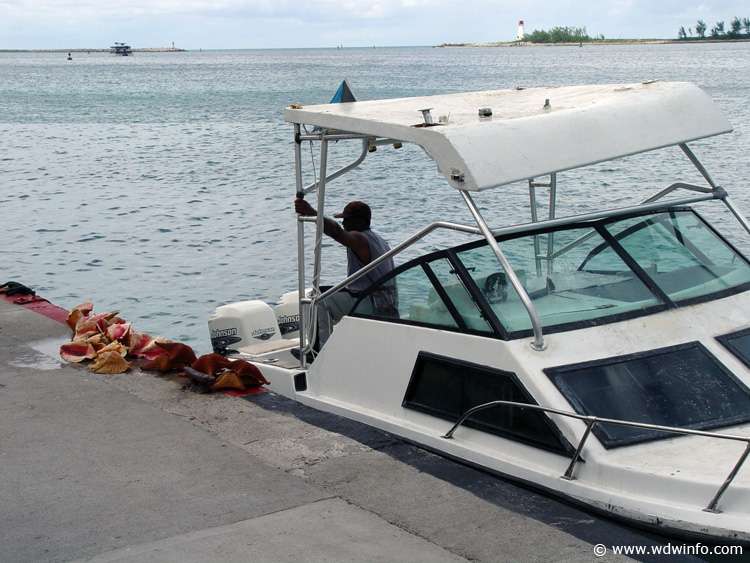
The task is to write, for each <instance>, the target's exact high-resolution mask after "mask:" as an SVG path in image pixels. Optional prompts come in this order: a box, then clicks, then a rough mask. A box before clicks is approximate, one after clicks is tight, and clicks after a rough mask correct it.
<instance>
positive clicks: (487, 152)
mask: <svg viewBox="0 0 750 563" xmlns="http://www.w3.org/2000/svg"><path fill="white" fill-rule="evenodd" d="M424 108H430V109H429V110H428V109H424ZM493 108H494V109H495V110H497V111H498V113H500V115H493V113H494V112H493ZM500 109H501V110H502V111H500ZM285 119H286V121H288V122H290V123H292V124H293V125H294V135H295V141H296V145H295V146H296V151H297V152H296V166H297V193H298V194H299V193H303V194H310V193H312V192H314V191H316V192H317V204H318V209H325V207H324V206H325V197H326V187H327V184H328V183H329V182H331V180H332V179H334V178H338V177H340V176H342V175H344V174H345V173H346V172H348V171H349V170H351V169H353V168H355V167H357V166H359V165H360V164H361V163H362V162H364V161H365V160H366V158H367V157H368V155H370V154H371V150H372V147H376V146H381V145H392V144H398V143H416V144H417V145H419V146H421V147H422V148H423V149H424V151H425V153H426V154H427V156H428V157H430V158H432V159H433V160H434V161H435V163H436V164H437V167H438V169H439V171H440V172H441V173H442V175H443V176H444V177H445V180H446V181H447V183H448V186H449V188H450V189H453V190H456V197H457V200H462V201H463V202H464V203H465V205H466V206H468V209H469V210H470V212H471V216H472V217H473V219H474V220H475V223H472V224H469V225H465V224H459V223H456V222H452V218H450V217H447V218H446V220H445V221H441V222H438V223H432V224H430V225H425V226H424V227H423V228H421V229H420V230H419V231H417V232H416V233H414V234H413V236H411V237H409V238H408V239H407V240H405V241H404V242H402V243H401V244H398V245H395V246H394V247H393V249H392V250H391V252H390V253H388V254H387V255H386V256H383V257H381V258H380V259H379V260H377V261H375V262H373V263H372V264H370V265H369V267H370V268H372V267H375V266H377V264H378V263H379V262H380V261H382V260H385V259H386V258H388V257H391V256H393V257H396V258H397V259H398V256H399V255H400V253H401V252H402V251H404V250H405V249H406V248H409V247H411V246H412V245H414V243H415V242H416V241H418V240H420V239H421V238H423V237H425V236H427V235H428V234H429V233H432V232H433V231H435V230H438V229H449V230H451V231H458V232H462V233H467V234H468V236H470V237H471V241H470V242H468V243H466V244H460V245H458V246H454V247H450V248H445V249H441V250H439V251H437V252H433V253H429V254H426V255H424V256H420V257H418V258H417V259H414V260H410V261H408V262H406V263H403V264H400V265H398V266H397V267H396V269H395V270H393V271H392V272H391V274H389V276H387V277H386V278H384V279H382V280H380V282H378V283H376V284H375V285H373V286H372V287H371V288H370V289H369V290H367V291H365V292H363V294H362V295H361V297H360V299H359V301H358V303H357V304H356V305H355V306H354V308H353V310H352V311H351V313H350V314H349V315H348V316H346V317H344V319H343V320H342V321H341V322H340V323H339V324H338V325H337V326H336V329H335V330H334V332H333V334H332V336H331V337H330V339H329V340H328V341H327V343H326V344H325V346H324V347H323V348H322V350H321V351H320V353H319V354H317V356H316V357H315V359H314V361H312V362H311V363H309V364H308V361H307V359H306V355H305V353H307V352H310V351H311V350H312V348H311V343H312V340H313V338H314V334H315V331H314V330H312V329H311V328H314V326H315V315H314V312H315V308H316V307H315V306H316V304H317V303H319V302H320V301H322V300H325V299H327V298H329V296H330V295H332V294H333V293H335V292H336V291H339V290H341V289H342V288H344V287H346V286H347V284H349V283H351V282H352V281H353V280H354V279H356V278H357V277H359V276H360V275H362V274H363V273H364V271H360V272H357V273H356V274H354V275H353V276H350V277H349V278H348V279H344V280H342V281H341V282H340V283H338V284H336V285H335V286H333V287H332V288H330V289H328V290H321V288H320V287H318V283H317V280H318V279H319V274H320V272H321V270H322V268H323V267H324V266H323V265H322V264H321V260H320V256H321V252H320V245H321V238H322V237H321V236H317V237H316V238H315V241H316V242H315V245H313V246H314V247H313V248H312V249H311V251H312V255H313V256H314V267H313V272H312V276H311V277H310V279H308V275H307V274H308V273H307V272H306V270H305V256H306V255H307V254H308V249H306V248H305V244H304V243H305V236H304V229H305V228H306V227H309V226H310V225H312V227H314V228H315V229H317V232H318V233H320V232H322V231H321V229H322V219H321V218H320V217H318V218H303V217H300V218H299V221H298V229H299V232H298V234H299V236H298V239H299V246H300V247H299V282H298V288H297V292H296V293H289V294H286V295H285V296H284V298H283V299H282V300H281V302H280V303H279V304H278V305H276V306H275V308H272V307H270V306H268V305H266V304H265V303H263V302H260V301H248V302H241V303H234V304H229V305H226V306H223V307H220V308H219V309H217V311H216V313H215V315H214V317H213V318H212V319H211V320H210V321H209V327H210V330H211V334H212V340H213V343H214V346H215V349H217V350H220V351H224V352H228V351H229V350H228V349H233V350H234V352H232V351H229V353H236V354H239V355H240V356H242V357H244V358H246V359H249V360H251V361H253V362H255V363H256V364H257V366H258V367H259V368H260V369H261V371H262V372H263V374H264V375H265V377H266V378H267V379H268V380H269V381H270V382H271V384H270V389H271V390H272V391H275V392H278V393H280V394H282V395H285V396H287V397H290V398H292V399H294V400H296V401H299V402H301V403H304V404H306V405H309V406H312V407H314V408H316V409H322V410H324V411H329V412H332V413H336V414H339V415H342V416H344V417H348V418H351V419H354V420H358V421H361V422H364V423H367V424H369V425H372V426H375V427H377V428H380V429H383V430H385V431H388V432H391V433H393V434H395V435H398V436H400V437H402V438H403V439H405V440H408V441H410V442H413V443H415V444H418V445H420V446H422V447H425V448H428V449H430V450H433V451H435V452H439V453H441V454H443V455H445V456H448V457H451V458H454V459H456V460H459V461H461V462H464V463H468V464H471V465H474V466H478V467H481V468H483V469H485V470H487V471H489V472H493V473H495V474H497V475H500V476H503V477H505V478H510V479H513V480H516V481H519V482H521V483H524V484H526V485H529V486H532V487H535V488H537V489H539V490H542V491H545V492H547V493H552V494H554V495H557V496H559V497H562V498H564V499H566V500H568V501H571V502H574V503H577V504H580V505H583V506H585V507H588V508H589V509H591V510H594V511H597V512H601V513H604V514H607V515H609V516H611V517H614V518H617V519H622V520H625V521H627V522H629V523H631V524H635V525H638V526H641V527H646V528H650V529H652V530H655V531H657V532H660V533H663V534H668V535H673V536H677V537H683V538H694V539H695V538H698V539H699V540H701V541H706V542H714V543H722V542H723V543H743V544H748V542H750V467H747V465H748V464H747V463H744V462H745V459H746V457H747V456H748V453H750V391H749V388H750V262H748V260H747V258H745V257H744V256H743V255H742V254H741V253H740V252H739V251H738V250H737V249H736V248H735V247H734V246H733V245H732V244H730V243H729V242H728V241H727V239H726V238H724V237H723V236H722V235H720V234H719V233H718V232H717V231H716V229H715V228H714V227H713V226H712V225H710V224H709V223H708V222H707V221H706V220H705V219H704V217H703V215H702V214H699V208H700V207H701V206H711V205H713V206H726V208H728V209H729V210H730V211H731V212H732V214H733V215H734V217H735V218H736V219H737V221H739V223H740V225H741V227H742V228H743V229H744V231H743V233H744V232H745V231H748V232H750V225H748V223H747V221H746V220H745V219H744V218H743V216H742V214H741V213H740V212H739V211H738V210H737V209H736V208H735V206H734V205H733V203H732V202H731V200H730V199H729V197H728V195H727V193H726V191H725V190H724V189H722V188H721V187H719V186H718V185H716V183H715V182H714V180H713V179H712V177H711V175H710V174H709V172H708V171H707V170H706V168H705V167H704V166H703V165H702V164H701V163H700V161H699V160H698V158H697V157H696V156H695V154H694V153H693V151H692V149H691V148H689V147H688V143H690V142H692V141H695V140H698V139H703V138H706V137H711V136H715V135H719V134H723V133H729V132H731V131H732V127H731V125H730V123H729V122H728V121H727V119H726V118H725V116H724V115H723V114H722V113H721V112H720V111H719V109H718V108H717V107H716V105H715V104H714V103H713V101H712V100H711V99H710V98H709V96H708V95H707V94H706V93H704V92H703V91H702V90H700V89H699V88H698V87H696V86H694V85H691V84H688V83H661V82H648V83H639V84H625V85H595V86H574V87H559V88H531V89H514V90H507V91H489V92H472V93H464V94H448V95H439V96H430V97H421V98H405V99H392V100H380V101H366V102H354V103H343V104H326V105H316V106H291V107H288V108H286V109H285ZM308 141H309V142H311V143H313V144H315V146H316V147H319V150H320V153H319V158H318V160H317V170H316V171H315V172H316V176H315V178H316V179H317V180H316V181H315V182H313V183H311V184H309V185H305V184H304V182H303V180H302V179H303V172H302V166H303V164H302V163H303V162H305V161H306V160H307V159H303V158H302V156H301V154H302V152H301V151H302V143H303V142H305V144H307V142H308ZM334 141H338V142H340V143H358V144H359V145H361V154H360V155H359V157H358V158H356V159H355V160H354V161H353V162H352V163H351V164H349V165H347V166H345V167H343V168H341V169H339V170H337V171H335V172H333V173H330V172H328V171H327V169H326V166H327V162H328V151H329V149H331V150H333V149H332V148H331V147H332V143H333V142H334ZM662 149H664V150H670V149H672V150H676V153H677V154H678V155H679V156H680V157H683V156H684V157H686V158H684V160H685V163H686V164H688V165H690V164H692V165H693V166H694V168H693V170H695V169H697V170H698V171H699V173H700V177H701V178H702V180H701V181H700V182H698V183H696V184H689V183H685V182H680V181H676V182H674V183H671V184H669V185H665V186H659V187H658V188H657V189H655V193H654V195H653V197H649V198H648V199H647V200H645V201H643V202H641V203H635V204H633V205H631V206H628V207H619V208H614V209H602V210H597V211H596V212H591V211H588V212H586V213H581V214H578V215H574V216H567V217H557V216H556V214H555V199H556V190H557V180H558V175H559V174H561V173H564V172H565V171H569V170H573V169H577V168H581V167H584V166H589V165H594V164H597V163H602V162H605V161H610V160H613V159H618V158H621V157H624V156H628V155H635V154H639V153H644V152H648V151H655V150H662ZM680 150H681V151H682V153H684V154H682V153H680ZM382 152H383V151H380V152H379V153H378V154H382ZM602 168H603V167H602ZM703 180H705V185H699V184H703ZM518 186H521V189H523V190H524V191H525V190H526V189H528V190H529V193H530V196H531V197H530V200H529V201H530V202H531V204H530V209H531V217H530V220H529V222H527V223H523V224H512V225H492V226H491V225H488V224H487V222H486V221H485V218H484V216H483V214H482V213H481V212H480V207H479V206H478V205H477V204H476V203H475V200H474V198H475V197H479V196H478V195H477V194H480V193H481V196H482V198H483V200H482V201H483V203H484V202H488V201H495V202H497V201H498V200H499V201H502V199H499V198H503V195H504V194H505V193H506V191H507V190H510V189H517V188H518ZM498 188H502V189H498ZM611 189H613V190H614V189H615V188H611ZM620 189H623V190H626V189H627V186H624V187H622V188H620ZM541 190H546V191H548V192H549V203H546V202H545V211H546V215H545V217H541V216H540V213H539V208H538V207H537V198H538V195H539V194H538V192H540V191H541ZM545 193H546V192H545ZM362 198H363V199H365V198H366V196H365V195H362ZM491 198H495V199H494V200H492V199H491ZM508 215H509V216H513V215H514V214H512V213H509V214H508ZM515 215H516V216H517V215H518V214H515ZM310 280H312V282H311V281H310ZM394 283H395V286H396V287H397V290H398V301H397V304H396V306H387V307H381V306H379V303H380V302H381V301H380V300H378V299H376V297H377V296H378V291H379V290H380V289H382V287H385V286H388V287H392V286H393V284H394ZM309 286H312V290H309V289H306V288H308V287H309ZM287 289H289V288H287ZM299 295H302V298H301V299H299V298H298V296H299ZM299 311H302V315H299ZM296 321H298V324H297V322H296ZM282 327H284V328H283V330H282ZM282 333H283V334H282ZM298 347H299V348H301V350H302V352H303V353H302V354H301V358H302V360H301V361H299V360H295V359H294V357H293V356H292V354H291V350H292V349H293V348H298ZM743 464H744V465H743Z"/></svg>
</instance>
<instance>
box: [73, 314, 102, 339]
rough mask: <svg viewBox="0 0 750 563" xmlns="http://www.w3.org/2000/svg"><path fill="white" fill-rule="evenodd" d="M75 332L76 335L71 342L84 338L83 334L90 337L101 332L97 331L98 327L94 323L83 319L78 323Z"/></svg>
mask: <svg viewBox="0 0 750 563" xmlns="http://www.w3.org/2000/svg"><path fill="white" fill-rule="evenodd" d="M75 332H76V335H75V336H74V337H73V340H78V339H79V338H81V337H84V336H83V335H85V334H88V335H89V336H90V335H92V334H96V333H98V332H102V331H101V330H99V326H98V325H97V324H96V321H88V320H86V319H85V318H84V319H81V320H80V321H78V324H77V325H76V329H75Z"/></svg>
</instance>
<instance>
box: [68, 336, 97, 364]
mask: <svg viewBox="0 0 750 563" xmlns="http://www.w3.org/2000/svg"><path fill="white" fill-rule="evenodd" d="M95 354H96V352H94V347H93V346H92V345H91V344H89V343H88V342H86V341H85V340H74V341H73V342H66V343H65V344H63V345H62V346H60V356H61V357H62V359H63V360H65V361H68V362H73V363H78V362H82V361H83V360H90V359H92V358H93V357H94V355H95Z"/></svg>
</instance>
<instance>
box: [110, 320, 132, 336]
mask: <svg viewBox="0 0 750 563" xmlns="http://www.w3.org/2000/svg"><path fill="white" fill-rule="evenodd" d="M128 332H130V323H126V322H121V323H116V324H113V325H110V326H109V327H107V336H108V337H109V339H110V340H122V339H123V338H125V337H126V336H127V335H128Z"/></svg>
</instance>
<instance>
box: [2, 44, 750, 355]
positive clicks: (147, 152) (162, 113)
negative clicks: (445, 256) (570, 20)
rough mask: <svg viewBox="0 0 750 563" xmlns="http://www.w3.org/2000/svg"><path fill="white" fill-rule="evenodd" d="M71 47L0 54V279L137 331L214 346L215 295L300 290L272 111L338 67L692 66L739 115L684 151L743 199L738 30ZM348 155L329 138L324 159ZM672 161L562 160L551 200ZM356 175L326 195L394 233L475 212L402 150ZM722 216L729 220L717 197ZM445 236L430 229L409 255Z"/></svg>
mask: <svg viewBox="0 0 750 563" xmlns="http://www.w3.org/2000/svg"><path fill="white" fill-rule="evenodd" d="M73 58H74V60H73V61H67V60H66V59H67V53H18V54H10V53H0V100H2V102H1V103H0V178H1V179H2V180H1V181H2V190H1V191H0V213H1V214H2V217H3V222H2V235H3V245H2V261H1V262H0V271H1V272H0V278H1V279H0V282H4V281H8V280H16V281H21V282H23V283H26V284H27V285H30V286H32V287H33V288H34V289H35V290H36V291H37V292H38V293H40V294H41V295H43V296H45V297H47V298H48V299H50V300H51V301H53V302H54V303H56V304H58V305H60V306H63V307H67V308H71V307H73V306H75V305H77V304H78V303H80V302H82V301H85V300H91V301H93V302H94V304H95V310H96V311H98V312H104V311H111V310H119V311H121V316H123V317H124V318H126V319H127V320H129V321H132V322H133V323H134V326H135V328H136V330H139V331H141V332H148V333H150V334H153V335H163V336H165V337H167V338H169V339H172V340H179V341H183V342H186V343H188V344H190V345H191V346H193V347H194V348H196V350H197V351H199V352H206V351H208V350H209V348H210V345H209V339H208V329H207V325H206V321H207V319H208V318H209V317H210V315H211V313H212V312H213V310H214V309H215V307H217V306H218V305H222V304H224V303H228V302H233V301H239V300H244V299H255V298H259V299H263V300H266V301H270V302H274V301H275V300H276V299H278V297H279V296H280V295H281V294H282V293H284V292H286V291H288V290H290V289H294V288H295V287H296V251H295V245H296V224H295V220H294V214H293V212H292V207H291V204H292V200H293V197H294V192H295V186H294V171H293V162H294V153H293V142H292V129H291V126H289V125H288V124H286V123H285V122H284V121H283V108H284V107H285V106H287V105H289V104H290V103H305V104H311V103H325V102H327V101H328V100H330V98H331V96H332V95H333V93H334V92H335V90H336V88H337V87H338V85H339V84H340V82H341V80H342V79H343V78H344V77H347V78H348V79H349V81H350V83H351V84H352V87H353V89H354V92H355V94H356V95H357V97H358V98H359V99H363V100H365V99H376V98H388V97H398V96H416V95H427V94H433V93H445V92H458V91H464V90H484V89H495V88H512V87H515V86H525V87H533V86H555V85H570V84H582V83H611V82H639V81H643V80H648V79H653V78H657V79H660V80H686V81H691V82H695V83H697V84H698V85H699V86H701V87H702V88H704V89H705V90H706V91H707V92H708V93H709V94H710V95H711V96H712V97H713V98H714V99H715V100H716V102H717V103H718V104H719V106H720V107H721V108H722V109H723V110H724V112H725V113H726V114H727V116H728V117H729V119H730V121H731V122H732V123H733V124H734V126H735V132H734V133H732V134H730V135H724V136H722V137H719V138H716V139H709V140H705V141H701V142H698V143H695V144H694V145H693V148H694V150H695V152H696V153H697V154H698V155H699V157H700V158H701V160H702V161H703V162H704V164H705V165H706V166H707V168H708V169H709V171H710V172H711V173H712V175H713V176H714V178H715V179H716V180H717V182H718V183H720V184H721V185H722V186H724V187H725V188H726V189H727V190H728V191H729V193H730V195H732V196H733V199H734V201H735V202H736V203H737V205H738V206H739V207H740V208H741V209H742V210H743V211H744V212H745V213H746V214H747V215H750V194H748V190H747V188H746V186H745V184H746V182H747V178H748V177H750V159H748V154H749V153H750V151H749V150H748V149H750V111H749V110H748V108H747V100H748V99H750V78H749V77H750V43H732V44H706V45H695V44H692V45H681V44H678V45H642V46H587V47H583V48H577V47H559V48H546V47H540V48H477V49H432V48H389V49H344V50H340V51H339V50H335V49H331V50H326V49H320V50H268V51H205V52H187V53H137V54H136V55H134V56H133V57H112V56H110V55H108V54H103V53H91V54H86V53H75V54H74V57H73ZM496 111H497V109H496ZM342 145H343V144H342ZM339 153H341V154H339ZM347 155H348V153H347V149H346V148H345V147H344V146H341V147H336V148H335V149H334V155H333V158H334V159H340V160H341V161H342V162H343V161H344V160H346V157H347ZM306 158H307V159H309V158H310V155H309V153H306ZM370 161H371V162H370ZM684 162H685V159H684V156H683V155H682V153H681V152H679V151H677V152H670V153H664V154H660V155H657V156H656V157H651V158H648V159H640V160H639V159H627V160H622V161H617V162H615V163H607V164H606V165H602V166H597V167H593V169H592V170H588V171H580V172H571V173H566V174H562V175H560V177H559V178H558V181H559V184H560V186H559V189H560V193H559V210H560V214H564V213H565V212H566V211H567V210H569V209H572V208H574V206H575V205H579V204H580V203H581V202H582V201H583V202H585V203H584V208H595V207H597V206H598V205H600V204H602V203H605V202H606V203H608V204H610V205H612V204H621V203H622V204H624V203H628V202H633V201H634V200H637V199H639V198H640V197H646V196H647V195H650V194H651V193H653V192H655V191H656V190H657V189H658V188H660V187H663V186H664V185H666V184H667V183H671V182H672V181H676V180H683V181H693V182H699V183H702V181H701V179H700V177H699V176H698V175H697V174H696V173H694V172H690V169H689V167H685V166H684ZM635 164H638V167H636V166H635ZM684 171H688V172H689V173H687V174H686V173H684ZM350 178H351V180H352V181H351V182H335V183H332V184H331V185H330V186H329V190H328V195H329V197H330V198H331V199H330V202H331V205H333V206H334V207H339V206H340V207H343V205H344V204H345V203H346V202H347V201H349V200H350V199H364V200H366V201H368V202H369V203H370V204H371V206H372V207H373V210H374V222H375V224H376V225H377V228H378V230H379V231H381V232H382V233H383V234H384V235H385V236H386V237H387V238H388V239H389V240H390V241H391V242H392V243H394V242H398V241H400V240H402V239H403V238H405V237H406V236H408V235H411V234H413V233H414V232H415V231H417V230H418V229H419V228H420V227H422V226H424V225H425V224H427V223H428V222H430V221H432V220H437V219H445V218H448V219H453V220H458V221H464V222H469V221H470V217H469V216H468V213H467V212H466V211H465V210H464V205H463V203H462V201H461V199H460V197H459V196H458V195H457V194H456V193H455V192H454V191H453V190H450V189H448V188H447V186H446V185H445V183H444V180H443V179H442V177H441V176H439V175H438V173H437V171H436V169H435V166H434V165H433V164H432V163H431V162H430V161H429V160H428V159H426V158H425V157H424V154H423V153H422V151H421V150H419V149H416V148H414V147H404V148H403V149H401V150H399V151H393V150H385V149H381V150H379V151H378V152H377V153H375V155H373V157H372V158H369V159H368V163H366V165H365V166H364V167H363V168H362V169H360V170H357V171H355V172H353V173H352V175H351V176H350ZM476 200H477V203H478V204H479V205H480V206H481V207H482V209H483V212H484V213H485V214H486V215H487V217H488V219H489V220H490V222H491V223H492V224H494V225H500V224H505V223H508V222H518V221H520V220H522V219H523V220H525V217H526V215H523V213H524V212H523V210H522V211H521V212H519V211H517V209H518V208H528V194H527V192H526V188H525V186H524V185H515V186H509V187H506V188H503V189H502V190H494V191H490V192H486V193H483V194H480V195H478V196H477V197H476ZM522 215H523V217H522ZM715 220H716V221H718V223H719V224H721V225H725V226H726V228H727V229H729V231H730V235H732V234H733V233H735V232H736V230H735V229H734V226H733V225H731V224H730V223H729V222H728V221H727V220H726V214H724V213H721V212H720V210H718V208H717V211H716V216H715ZM459 240H465V239H459ZM450 242H453V239H452V238H451V237H450V236H449V235H436V236H434V237H432V238H430V239H428V240H426V241H424V242H422V243H420V244H419V245H418V246H417V247H415V248H414V250H412V251H411V253H410V254H409V255H408V256H406V257H405V258H404V259H406V258H408V257H412V256H414V255H416V254H417V253H420V252H423V251H427V250H433V249H436V248H439V247H441V246H442V245H444V244H448V243H450ZM324 252H325V255H324V258H325V259H326V260H328V261H330V263H331V267H330V269H329V270H327V271H326V273H325V274H324V282H325V281H329V282H332V281H337V280H338V279H340V276H342V275H343V260H344V257H343V253H342V252H340V250H339V249H338V248H335V247H333V246H330V245H328V246H326V248H325V250H324Z"/></svg>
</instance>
